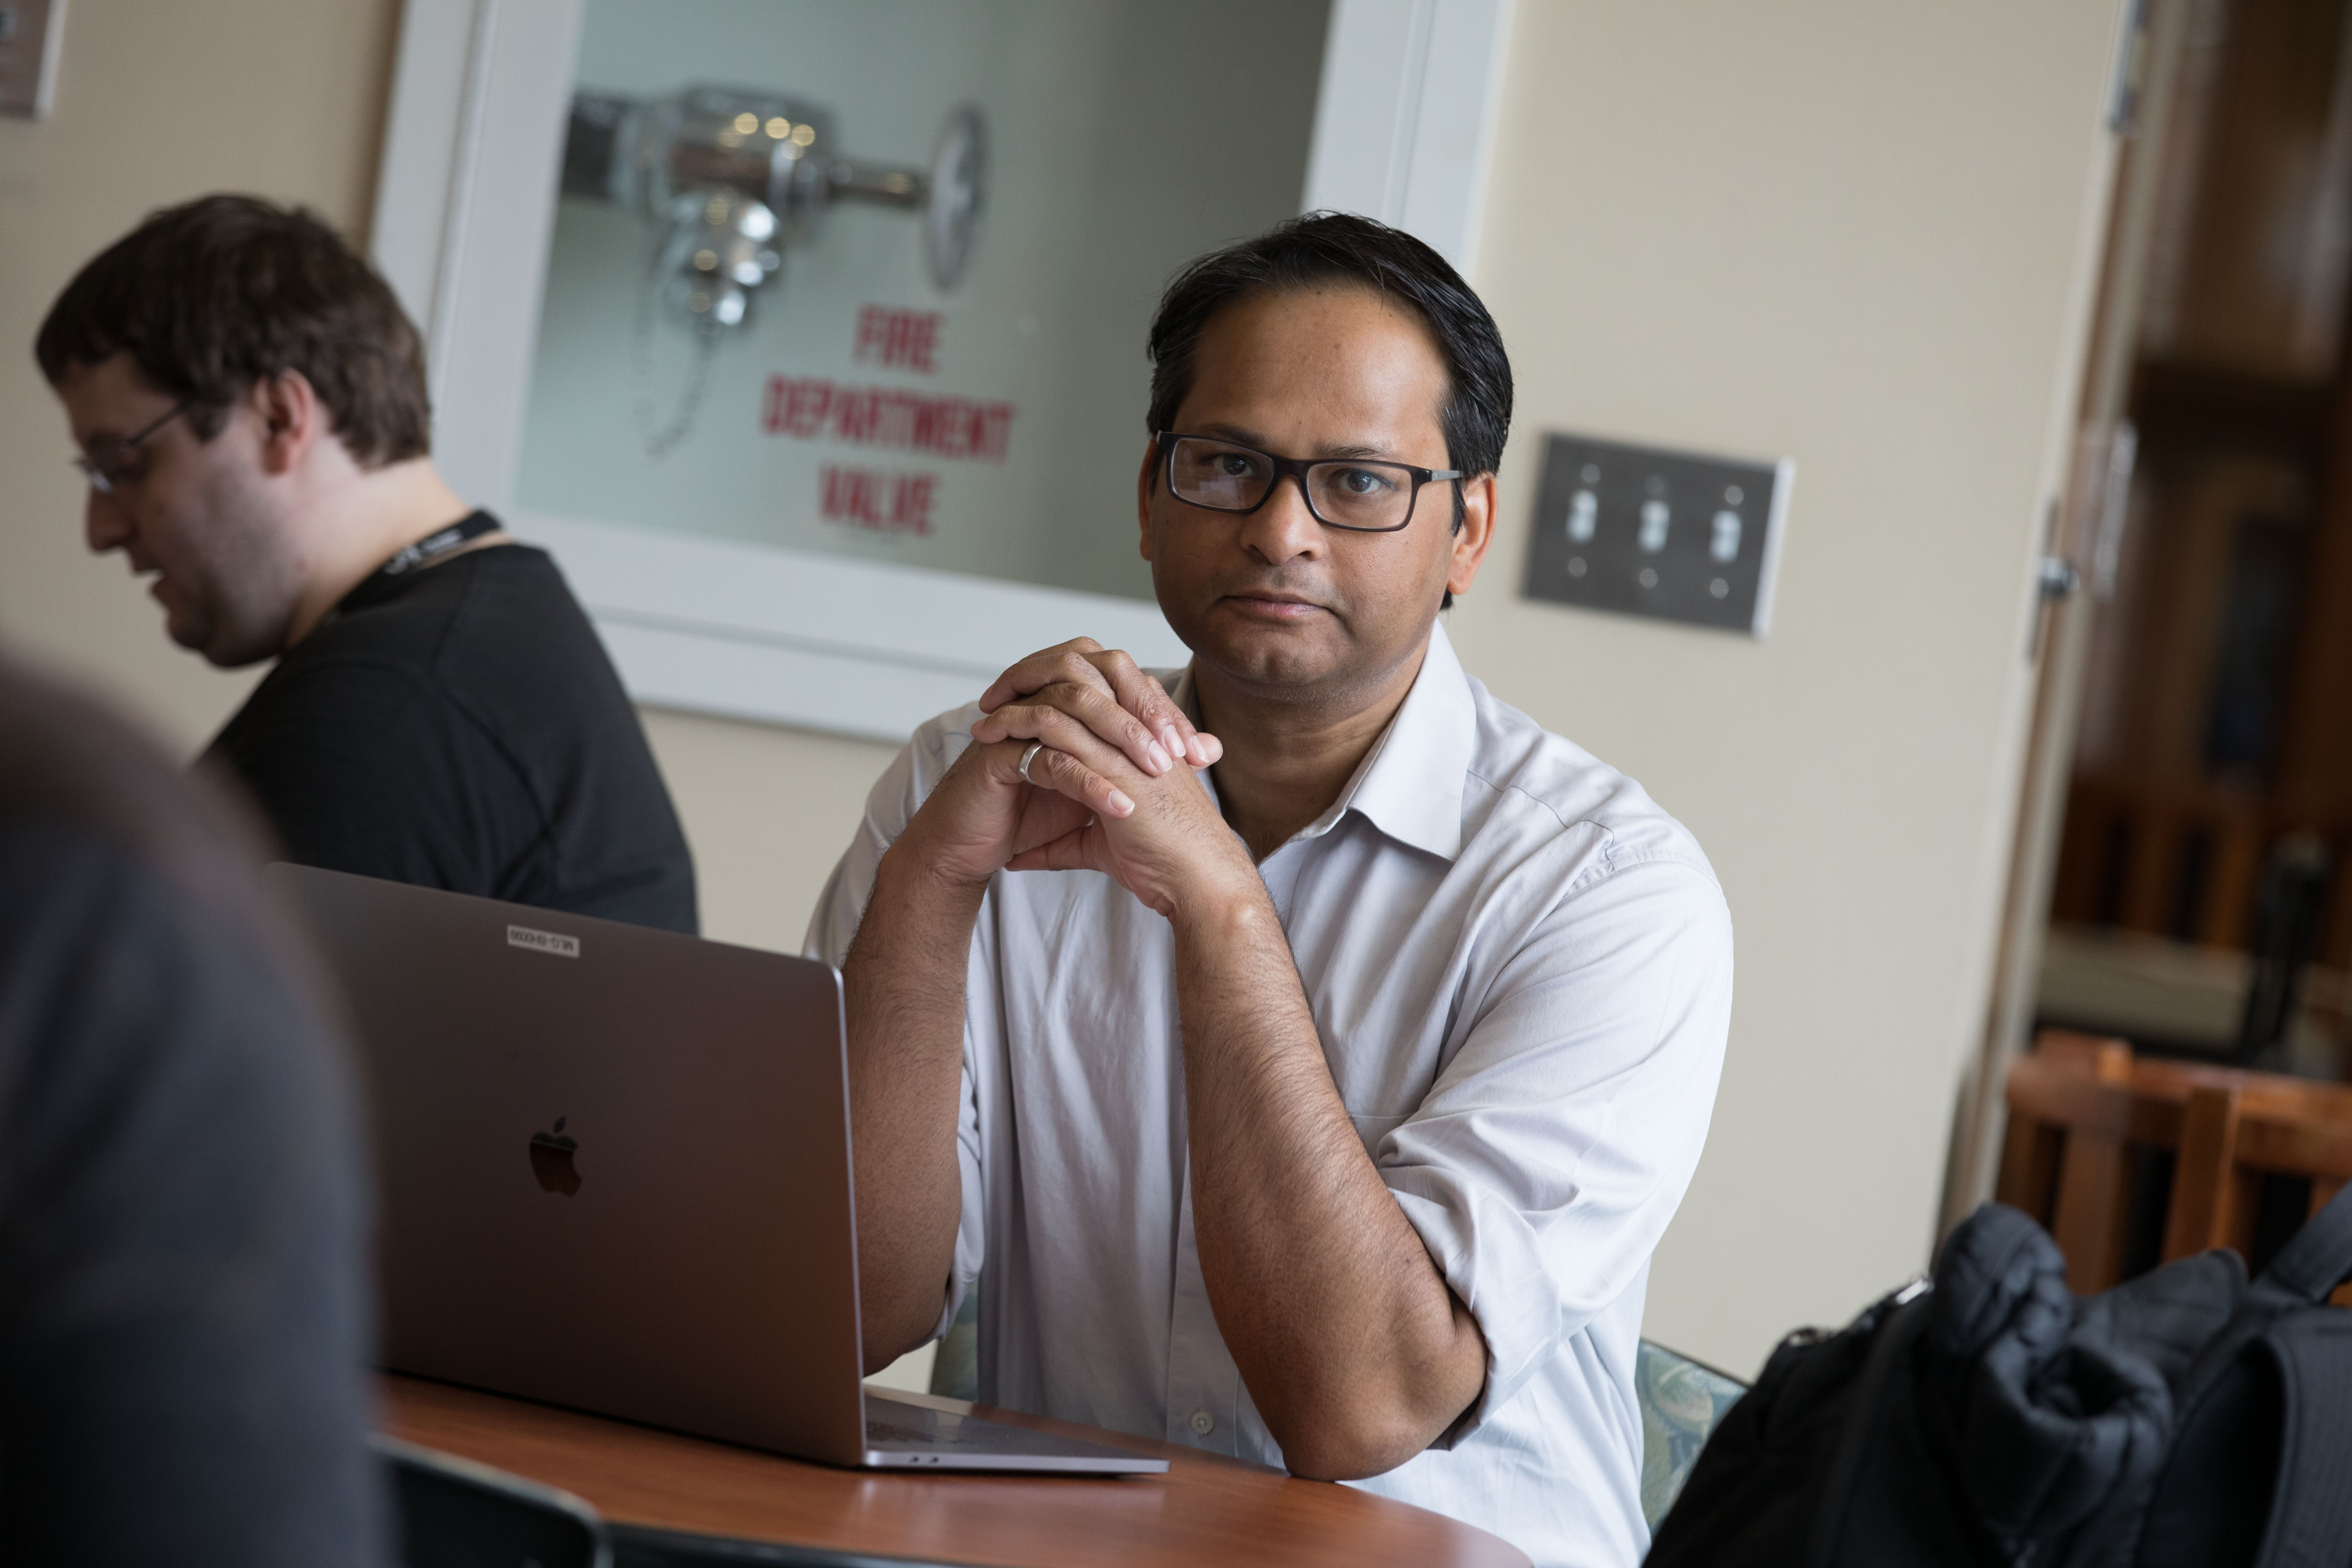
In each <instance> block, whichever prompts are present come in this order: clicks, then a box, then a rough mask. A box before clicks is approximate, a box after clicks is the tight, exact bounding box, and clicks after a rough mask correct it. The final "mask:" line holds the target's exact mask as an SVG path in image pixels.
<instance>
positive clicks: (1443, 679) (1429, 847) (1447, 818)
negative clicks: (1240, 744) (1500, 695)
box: [1169, 625, 1478, 860]
mask: <svg viewBox="0 0 2352 1568" xmlns="http://www.w3.org/2000/svg"><path fill="white" fill-rule="evenodd" d="M1169 696H1170V697H1171V698H1172V699H1173V700H1175V702H1176V704H1177V706H1179V707H1181V708H1182V709H1183V710H1185V711H1187V712H1192V711H1193V710H1194V709H1193V702H1192V667H1191V666H1190V665H1187V666H1186V667H1185V668H1184V669H1183V671H1182V673H1181V674H1180V675H1179V676H1178V677H1177V679H1175V681H1174V682H1173V683H1172V684H1171V686H1170V688H1169ZM1477 729H1478V708H1477V702H1476V700H1475V699H1474V698H1473V697H1472V696H1471V694H1470V678H1469V676H1468V675H1466V674H1465V673H1464V672H1463V668H1462V661H1461V659H1460V658H1456V657H1455V655H1454V643H1453V641H1452V639H1450V638H1449V637H1446V635H1445V627H1444V626H1443V625H1434V626H1431V627H1430V629H1429V651H1428V652H1427V653H1426V654H1425V655H1423V658H1422V661H1421V673H1420V674H1419V675H1417V676H1415V677H1414V678H1413V682H1412V690H1410V691H1408V692H1406V693H1405V697H1404V701H1403V702H1402V704H1401V705H1399V707H1398V709H1397V711H1396V717H1395V718H1393V719H1391V720H1390V721H1389V726H1388V728H1387V729H1385V730H1383V731H1381V738H1380V739H1379V740H1377V741H1375V742H1372V749H1371V751H1370V752H1369V753H1367V754H1366V755H1365V757H1364V760H1363V761H1362V762H1361V763H1358V764H1357V767H1356V772H1355V776H1354V777H1352V778H1350V779H1349V781H1348V783H1347V785H1346V787H1345V788H1343V789H1341V790H1340V791H1339V799H1337V800H1335V801H1333V802H1332V803H1331V808H1330V809H1329V810H1328V811H1326V812H1325V813H1324V814H1323V815H1322V816H1319V817H1318V818H1316V820H1315V822H1314V823H1313V825H1312V826H1308V827H1307V828H1306V829H1305V830H1303V831H1302V832H1301V833H1300V834H1299V837H1301V838H1314V837H1320V836H1321V835H1322V834H1324V833H1326V832H1328V831H1329V830H1330V828H1331V827H1332V826H1335V825H1336V824H1337V823H1338V822H1339V819H1340V818H1341V817H1343V816H1346V815H1347V814H1348V813H1349V811H1359V812H1361V813H1363V815H1364V816H1365V817H1366V818H1367V819H1368V820H1370V823H1371V824H1372V826H1375V827H1377V828H1379V829H1380V830H1381V832H1382V833H1385V834H1387V835H1388V836H1389V837H1391V838H1393V839H1396V840H1397V841H1398V842H1400V843H1402V844H1410V845H1412V847H1414V848H1416V849H1423V850H1426V851H1428V852H1429V853H1430V854H1432V855H1438V856H1443V857H1444V858H1446V859H1448V860H1451V859H1453V858H1454V857H1455V856H1457V855H1459V854H1461V853H1462V786H1463V781H1464V779H1465V776H1466V775H1467V770H1468V768H1469V765H1470V747H1471V742H1473V741H1474V740H1475V738H1476V735H1477ZM1201 782H1202V784H1207V785H1209V794H1210V795H1211V797H1212V798H1213V797H1214V796H1215V795H1216V787H1215V785H1214V784H1213V782H1212V780H1211V779H1210V778H1209V776H1208V775H1207V774H1205V773H1203V774H1202V775H1201Z"/></svg>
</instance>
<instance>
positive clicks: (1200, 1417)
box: [1192, 1410, 1217, 1437]
mask: <svg viewBox="0 0 2352 1568" xmlns="http://www.w3.org/2000/svg"><path fill="white" fill-rule="evenodd" d="M1216 1429H1217V1418H1216V1417H1215V1416H1213V1415H1210V1414H1209V1413H1208V1412H1207V1411H1205V1410H1195V1411H1194V1412H1192V1430H1193V1431H1194V1432H1195V1433H1197V1434H1199V1435H1200V1436H1203V1437H1205V1436H1208V1435H1209V1434H1210V1433H1212V1432H1213V1431H1215V1430H1216Z"/></svg>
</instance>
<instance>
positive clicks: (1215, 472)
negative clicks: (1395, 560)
mask: <svg viewBox="0 0 2352 1568" xmlns="http://www.w3.org/2000/svg"><path fill="white" fill-rule="evenodd" d="M1159 440H1160V463H1161V466H1162V468H1163V469H1164V470H1165V477H1166V479H1167V481H1168V493H1169V494H1171V495H1172V496H1174V497H1175V498H1176V499H1177V500H1181V501H1184V502H1187V503H1188V504H1190V505H1192V506H1197V507H1205V508H1206V509H1208V510H1211V511H1235V512H1252V511H1255V510H1257V509H1258V508H1260V507H1262V506H1264V505H1265V503H1266V498H1268V497H1269V496H1271V495H1273V494H1274V491H1275V487H1276V486H1277V485H1279V484H1280V483H1281V482H1282V480H1283V478H1284V476H1286V475H1287V476H1289V477H1290V478H1292V479H1297V481H1298V493H1299V494H1300V495H1302V496H1304V497H1306V498H1307V510H1308V511H1309V512H1311V513H1313V514H1314V517H1315V521H1318V522H1319V523H1321V524H1322V525H1323V526H1324V527H1326V528H1338V529H1344V530H1346V531H1348V532H1350V533H1394V532H1396V531H1398V530H1399V529H1401V528H1402V527H1404V525H1405V524H1407V523H1409V522H1411V521H1412V512H1413V507H1414V505H1415V504H1416V503H1417V502H1418V501H1419V500H1421V488H1422V487H1423V485H1426V484H1430V483H1433V482H1438V481H1444V480H1458V479H1462V478H1464V477H1465V476H1464V475H1463V473H1462V471H1461V470H1460V469H1458V468H1414V467H1413V466H1412V464H1410V463H1389V462H1381V461H1377V460H1375V459H1372V458H1277V457H1276V456H1275V455H1274V454H1273V453H1271V452H1261V451H1259V450H1258V449H1257V448H1256V447H1244V446H1243V445H1242V444H1241V443H1240V442H1238V441H1227V440H1223V439H1222V438H1220V437H1214V436H1184V435H1180V434H1178V433H1177V432H1175V431H1172V430H1163V431H1161V432H1160V437H1159Z"/></svg>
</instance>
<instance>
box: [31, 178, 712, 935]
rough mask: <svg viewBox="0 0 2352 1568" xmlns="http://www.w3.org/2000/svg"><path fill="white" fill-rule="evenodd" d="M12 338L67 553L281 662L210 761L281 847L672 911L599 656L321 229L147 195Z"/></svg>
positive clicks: (674, 878)
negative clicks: (21, 356) (43, 439)
mask: <svg viewBox="0 0 2352 1568" xmlns="http://www.w3.org/2000/svg"><path fill="white" fill-rule="evenodd" d="M37 354H38V357H39V359H40V363H41V369H42V372H43V374H46V375H47V377H48V380H49V384H50V385H51V386H52V387H53V388H55V389H56V391H57V394H58V398H59V399H60V400H61V401H62V402H63V403H64V405H65V407H66V413H67V416H68V420H69V422H70V424H71V426H72V430H73V437H74V439H75V441H76V442H77V443H78V444H79V446H80V447H81V448H82V453H83V456H82V458H81V459H80V460H81V465H82V468H83V469H84V471H85V472H86V473H87V474H88V475H89V481H90V491H89V515H88V529H89V544H90V548H91V549H92V550H95V551H100V552H106V551H114V550H120V551H121V552H124V554H125V555H127V556H128V557H129V559H130V563H131V569H132V570H133V571H134V572H136V573H139V574H142V575H144V574H151V573H152V574H154V582H153V584H152V587H151V589H150V592H151V593H152V594H153V595H154V596H155V598H156V599H157V600H158V601H159V602H161V603H162V605H163V611H164V617H165V627H166V629H167V631H168V632H169V633H170V635H171V637H172V638H173V641H175V642H177V643H179V644H180V645H181V646H182V647H187V648H192V649H194V650H195V651H196V652H198V653H201V654H203V655H204V656H205V658H207V659H209V660H211V661H212V662H213V663H215V664H217V665H221V666H223V667H228V668H233V667H236V666H241V665H247V664H252V663H255V662H257V661H258V660H261V659H266V658H277V659H278V666H277V668H275V669H273V670H271V671H270V673H269V674H268V677H267V678H266V679H263V681H262V683H261V685H260V686H259V688H258V689H256V690H255V692H254V693H253V695H252V697H251V698H250V699H249V700H247V703H246V705H245V707H244V709H243V710H241V711H240V712H238V713H237V715H236V717H235V718H234V719H232V720H230V721H229V722H228V724H227V726H226V728H225V729H223V730H222V731H221V732H220V734H219V736H218V737H217V738H216V739H215V741H214V742H213V744H212V748H211V750H210V752H209V753H208V755H209V756H210V757H211V758H212V759H213V760H214V761H215V762H216V763H220V764H222V765H225V766H226V767H227V768H228V769H229V770H230V771H232V772H233V773H236V775H237V776H238V777H239V778H240V779H241V780H242V781H243V782H244V784H246V785H247V787H248V788H249V789H250V790H251V791H252V792H253V794H254V795H255V796H256V798H257V799H258V800H259V801H260V803H261V806H262V809H263V811H264V813H265V814H266V815H267V816H268V818H269V820H270V823H271V825H272V826H275V827H276V829H277V830H278V837H279V838H280V839H281V840H283V842H284V843H285V845H286V847H287V849H288V851H289V854H290V856H291V857H292V858H294V859H296V860H299V861H301V862H303V863H304V864H307V865H312V866H323V867H327V868H331V869H334V870H339V871H353V872H358V873H360V874H362V875H365V876H372V877H385V878H391V879H395V880H399V881H405V882H416V883H422V884H424V885H425V886H429V887H437V888H446V889H454V890H456V891H457V892H464V893H477V894H481V895H484V896H487V897H491V898H499V899H508V900H514V901H517V902H520V903H528V904H536V905H540V906H541V907H544V908H548V909H556V910H572V911H574V912H577V913H581V914H589V915H601V916H604V917H605V918H607V919H612V920H625V921H636V922H638V923H640V924H644V925H654V926H665V927H667V928H669V929H671V930H673V931H689V932H690V931H694V930H695V905H694V868H693V862H692V861H691V859H690V858H689V857H688V851H687V845H686V837H685V834H684V832H683V831H682V830H681V829H680V827H679V826H678V821H677V813H676V811H675V810H674V809H673V808H672V806H671V804H670V799H669V795H668V792H667V789H665V788H664V786H663V784H662V779H661V774H660V773H659V772H658V771H657V770H656V767H655V764H654V759H653V753H652V752H651V750H650V749H649V748H648V747H647V745H646V738H645V733H644V731H643V730H642V729H641V728H640V727H639V725H638V723H637V718H636V713H635V710H634V709H632V708H631V707H630V705H629V701H628V699H627V697H626V695H625V693H624V692H623V690H622V689H621V683H620V679H619V678H618V677H617V676H616V675H615V674H614V670H613V667H612V663H611V661H610V660H609V659H607V658H605V656H604V647H603V646H602V645H601V644H600V643H598V641H597V640H596V635H595V632H594V631H593V628H591V626H589V624H588V619H587V616H585V615H584V614H583V612H582V610H581V608H580V605H579V604H578V602H577V601H576V600H574V599H573V598H572V594H571V591H570V589H569V588H567V587H566V586H565V584H564V582H563V579H562V575H561V574H559V573H558V572H557V571H556V569H555V564H554V563H553V562H552V561H551V560H550V559H549V558H548V557H547V555H546V554H545V553H543V552H541V551H538V550H533V549H530V548H528V547H526V546H523V545H520V544H517V543H515V542H513V541H512V540H511V539H509V537H508V536H507V535H506V534H505V533H504V532H503V531H500V530H499V525H498V522H497V521H496V520H494V519H493V518H491V517H490V516H489V515H488V514H487V513H485V512H481V511H477V510H472V509H471V508H469V507H467V504H466V503H465V502H464V501H462V500H459V499H458V498H457V494H456V493H455V492H454V491H452V490H451V489H449V487H448V486H447V485H446V484H445V483H444V482H443V481H442V479H441V476H440V475H439V474H438V473H437V472H436V470H435V468H434V466H433V463H432V460H431V459H430V458H429V457H428V456H427V455H426V453H427V447H428V439H429V425H430V414H429V410H428V408H427V406H426V402H425V374H424V354H423V350H422V347H421V345H420V343H419V341H418V339H417V335H416V331H415V328H414V327H413V326H412V325H411V324H410V323H409V321H408V320H407V318H406V317H405V316H404V315H403V314H402V312H401V310H400V306H399V304H398V302H397V301H396V300H394V298H393V296H392V292H391V290H390V289H388V288H387V287H386V286H385V285H384V283H383V279H380V278H378V277H377V276H376V275H375V273H374V272H373V270H371V269H370V268H369V267H368V266H367V264H366V263H365V262H364V261H362V259H361V258H359V257H358V256H356V255H354V254H353V253H352V251H351V250H350V249H349V248H348V247H346V246H344V245H343V243H342V242H341V240H340V239H339V238H337V237H336V236H335V235H334V234H333V233H332V231H331V230H329V229H328V228H326V227H325V226H323V225H321V224H320V223H319V222H318V221H317V220H316V219H315V218H312V217H311V216H309V215H308V214H306V213H303V212H300V211H299V210H298V211H292V212H289V211H286V210H283V209H280V208H278V207H275V206H272V205H268V203H265V202H260V201H256V200H252V199H250V198H247V197H240V196H210V197H206V198H205V199H204V200H201V201H197V202H193V203H190V204H188V205H185V206H181V207H175V208H173V209H170V210H168V211H164V212H161V213H158V214H156V215H155V216H153V217H151V218H150V219H148V220H147V222H146V223H144V224H142V226H140V227H139V228H137V229H136V230H134V231H133V232H132V233H131V235H129V236H128V237H125V238H123V239H122V240H120V241H118V242H117V243H116V244H115V245H114V246H112V247H110V248H109V249H108V250H107V251H105V252H104V253H103V254H102V255H100V257H99V258H97V259H96V260H94V261H92V262H91V263H90V264H89V266H88V267H86V268H83V269H82V271H81V273H80V274H79V276H78V277H76V278H75V279H74V280H73V282H72V283H71V284H70V285H68V287H67V289H66V290H65V292H64V293H63V294H62V295H61V296H59V298H58V301H57V303H56V305H55V306H53V307H52V308H51V310H50V311H49V316H48V320H47V321H45V322H44V323H43V324H42V326H41V331H40V337H39V340H38V343H37Z"/></svg>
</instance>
